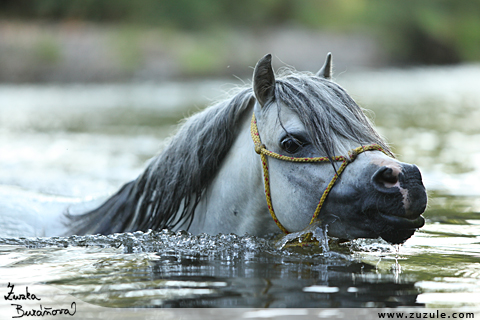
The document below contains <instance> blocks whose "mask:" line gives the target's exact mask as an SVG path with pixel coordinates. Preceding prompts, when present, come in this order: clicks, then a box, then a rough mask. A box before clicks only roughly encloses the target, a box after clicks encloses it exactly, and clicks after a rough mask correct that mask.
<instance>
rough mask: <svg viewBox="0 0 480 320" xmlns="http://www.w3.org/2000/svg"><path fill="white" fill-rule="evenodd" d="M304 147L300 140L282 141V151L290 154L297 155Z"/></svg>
mask: <svg viewBox="0 0 480 320" xmlns="http://www.w3.org/2000/svg"><path fill="white" fill-rule="evenodd" d="M301 147H302V142H301V141H300V140H297V139H294V138H291V137H287V138H285V139H284V140H283V141H282V149H283V150H285V151H287V152H288V153H295V152H297V151H298V150H299V149H300V148H301Z"/></svg>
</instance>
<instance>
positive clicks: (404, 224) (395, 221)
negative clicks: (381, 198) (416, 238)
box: [379, 213, 425, 230]
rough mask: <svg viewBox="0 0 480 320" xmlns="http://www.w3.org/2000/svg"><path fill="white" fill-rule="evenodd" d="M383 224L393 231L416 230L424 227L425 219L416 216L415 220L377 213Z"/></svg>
mask: <svg viewBox="0 0 480 320" xmlns="http://www.w3.org/2000/svg"><path fill="white" fill-rule="evenodd" d="M379 215H380V217H381V218H382V220H383V221H385V223H387V224H388V225H390V226H392V227H394V228H395V229H406V230H416V229H419V228H421V227H423V226H424V225H425V219H424V218H423V217H422V216H416V217H415V218H410V217H399V216H396V215H391V214H384V213H379Z"/></svg>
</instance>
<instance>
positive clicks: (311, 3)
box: [0, 0, 480, 64]
mask: <svg viewBox="0 0 480 320" xmlns="http://www.w3.org/2000/svg"><path fill="white" fill-rule="evenodd" d="M478 12H480V0H469V1H466V0H459V1H451V0H423V1H415V0H404V1H398V0H335V1H333V0H324V1H318V0H244V1H222V0H202V1H198V0H163V1H159V0H136V1H131V0H69V1H65V0H42V1H36V0H2V1H0V17H1V18H4V19H5V18H7V19H37V20H42V21H53V22H55V21H63V20H82V21H91V22H102V23H122V24H135V25H149V26H162V27H168V28H178V29H183V30H203V31H205V30H207V31H208V30H212V29H219V28H222V29H223V28H244V29H259V28H262V27H276V26H281V25H285V24H295V25H300V26H305V27H309V28H315V29H320V28H323V29H325V28H329V29H335V30H338V31H352V30H359V29H360V30H365V31H368V32H372V33H375V34H377V35H379V36H381V37H382V39H383V43H385V44H386V47H387V49H388V50H390V52H391V53H392V54H391V56H392V57H395V61H393V62H397V63H403V64H404V63H429V64H443V63H455V62H459V61H478V60H479V59H480V19H478Z"/></svg>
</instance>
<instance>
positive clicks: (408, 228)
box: [326, 213, 425, 244]
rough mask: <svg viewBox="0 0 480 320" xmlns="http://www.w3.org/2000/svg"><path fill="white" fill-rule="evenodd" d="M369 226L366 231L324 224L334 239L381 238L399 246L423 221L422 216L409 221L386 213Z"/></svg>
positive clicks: (333, 222)
mask: <svg viewBox="0 0 480 320" xmlns="http://www.w3.org/2000/svg"><path fill="white" fill-rule="evenodd" d="M327 220H329V219H327ZM332 220H333V219H332ZM370 224H371V226H372V228H370V230H368V229H367V228H358V226H353V225H351V226H350V227H349V228H345V226H344V225H343V224H340V223H335V221H331V222H330V223H326V225H327V230H328V235H329V236H332V237H335V238H339V239H348V240H353V239H357V238H370V239H375V238H378V237H381V238H382V239H383V240H385V241H387V242H389V243H391V244H401V243H404V242H405V241H407V240H408V239H409V238H410V237H411V236H412V235H413V234H414V233H415V231H417V230H418V229H419V228H421V227H423V225H424V224H425V219H424V218H423V217H422V216H417V217H416V218H415V219H409V218H405V217H399V216H396V215H391V214H386V213H377V216H376V219H375V220H373V221H371V222H370Z"/></svg>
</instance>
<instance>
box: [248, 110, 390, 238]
mask: <svg viewBox="0 0 480 320" xmlns="http://www.w3.org/2000/svg"><path fill="white" fill-rule="evenodd" d="M250 132H251V134H252V139H253V142H254V144H255V152H256V153H258V154H259V155H260V158H261V160H262V166H263V177H264V182H265V197H266V198H267V205H268V210H269V211H270V215H271V216H272V218H273V220H274V221H275V223H276V224H277V226H278V227H279V228H280V230H282V231H283V232H284V233H286V234H288V233H289V231H288V230H287V229H285V227H284V226H283V225H282V224H281V223H280V221H278V219H277V216H276V215H275V211H273V206H272V198H271V196H270V180H269V176H268V164H267V156H269V157H272V158H275V159H278V160H283V161H291V162H299V163H307V162H329V161H330V159H329V158H328V157H313V158H296V157H287V156H283V155H281V154H278V153H275V152H273V151H269V150H268V149H267V148H266V147H265V145H264V144H262V141H261V140H260V135H259V133H258V128H257V120H256V119H255V113H254V114H253V115H252V121H251V124H250ZM370 150H378V151H382V152H383V153H385V154H386V155H388V153H387V152H385V150H384V149H383V148H382V147H381V146H379V145H378V144H371V145H367V146H360V147H358V148H355V149H353V150H351V151H349V153H348V155H349V156H348V157H344V156H336V157H333V158H332V160H333V161H342V165H341V166H340V168H338V170H337V172H336V173H335V175H334V176H333V178H332V180H331V181H330V183H329V184H328V186H327V188H326V189H325V191H324V192H323V194H322V197H321V198H320V201H319V202H318V205H317V208H316V209H315V212H314V213H313V217H312V220H311V221H310V224H309V225H311V224H312V223H314V222H315V220H316V219H317V218H318V215H319V214H320V210H321V209H322V206H323V204H324V202H325V199H326V198H327V196H328V193H329V192H330V190H332V188H333V186H334V184H335V182H336V181H337V179H338V177H339V176H340V174H342V172H343V170H344V169H345V168H346V167H347V165H348V164H349V163H351V162H353V161H354V160H355V159H356V157H357V156H358V155H359V154H360V153H362V152H365V151H370Z"/></svg>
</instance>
